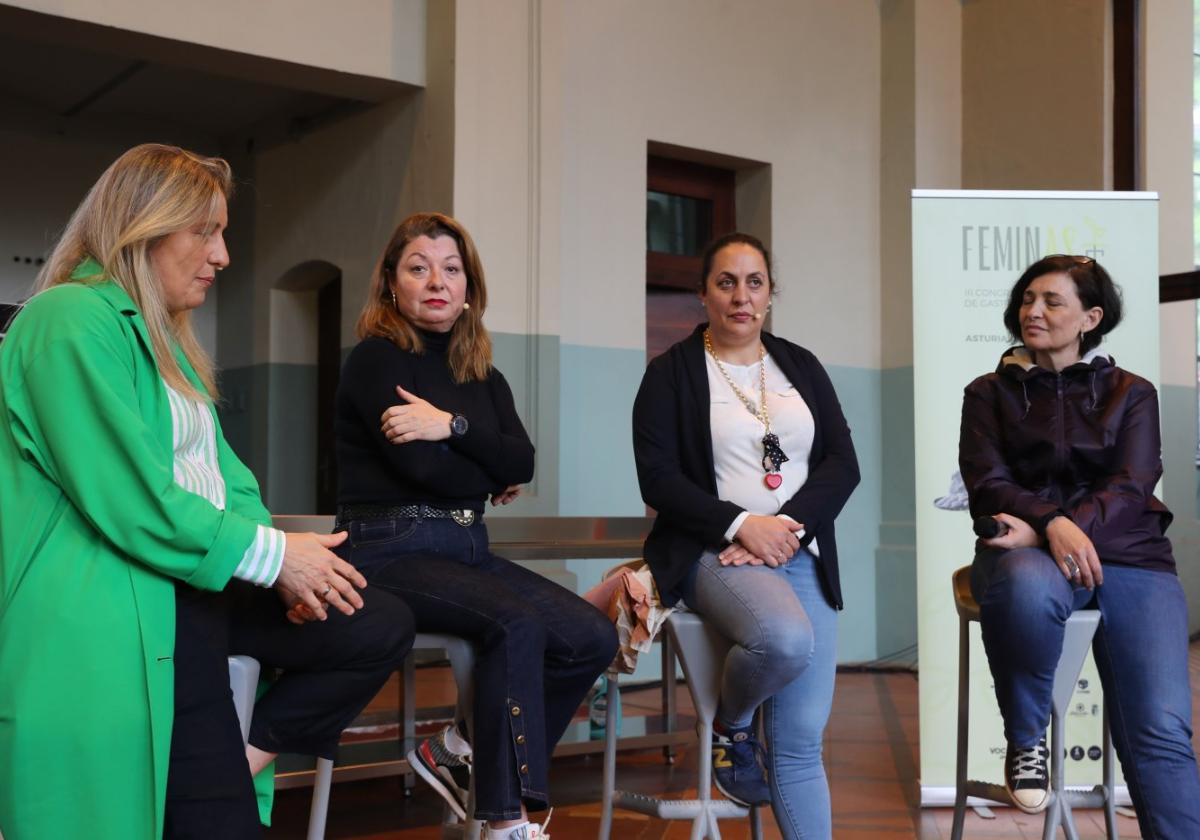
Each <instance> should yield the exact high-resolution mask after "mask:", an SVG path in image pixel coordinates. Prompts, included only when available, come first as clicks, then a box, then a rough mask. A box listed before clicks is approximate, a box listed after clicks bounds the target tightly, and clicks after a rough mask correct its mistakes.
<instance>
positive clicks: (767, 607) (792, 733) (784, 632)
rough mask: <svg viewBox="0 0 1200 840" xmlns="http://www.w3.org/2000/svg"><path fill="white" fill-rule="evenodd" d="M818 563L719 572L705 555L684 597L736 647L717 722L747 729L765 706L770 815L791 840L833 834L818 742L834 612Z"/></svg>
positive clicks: (803, 557)
mask: <svg viewBox="0 0 1200 840" xmlns="http://www.w3.org/2000/svg"><path fill="white" fill-rule="evenodd" d="M816 562H817V561H816V560H815V558H813V556H812V555H811V554H809V553H808V551H807V550H806V549H803V548H801V549H800V550H799V551H797V552H796V554H795V556H794V557H792V559H791V560H790V561H789V562H788V563H787V564H785V565H783V566H780V567H779V568H775V569H772V568H770V567H769V566H736V567H734V566H722V565H721V564H720V562H719V561H718V560H717V556H716V554H714V553H712V552H705V553H704V554H703V555H702V556H701V558H700V560H699V561H698V562H697V563H696V565H695V566H694V567H693V568H692V571H691V573H690V574H689V575H688V577H687V578H686V579H685V580H684V582H683V587H682V594H683V600H684V602H685V603H686V604H687V605H688V607H689V608H690V609H692V610H694V611H695V612H696V613H697V614H699V615H700V616H701V617H703V618H704V620H705V621H707V622H709V623H710V624H712V625H713V626H715V627H716V628H717V629H719V630H720V631H721V633H722V634H724V635H725V636H726V638H728V639H730V640H731V641H732V642H733V643H734V645H733V647H732V648H731V649H730V651H729V656H728V658H727V659H726V660H725V671H724V674H723V675H722V683H721V702H720V704H719V706H718V708H717V718H718V719H719V720H720V722H721V723H722V724H723V725H725V726H727V727H741V726H748V725H749V724H750V723H751V720H752V718H753V715H754V710H755V709H757V708H758V707H759V706H760V705H764V704H765V705H764V709H765V719H764V725H765V730H766V738H767V744H768V746H769V748H770V749H769V764H770V766H769V767H768V768H767V770H768V775H769V777H770V782H771V808H772V810H773V811H774V812H775V820H776V822H777V823H778V824H779V831H780V833H781V834H782V835H783V837H784V838H785V840H797V838H806V840H807V838H820V839H821V840H824V838H829V837H831V836H832V833H833V828H832V818H831V816H830V808H829V782H828V781H827V779H826V777H825V765H824V762H823V760H822V756H821V742H822V738H823V736H824V734H825V724H826V722H827V721H828V720H829V710H830V708H831V706H832V704H833V677H834V673H835V672H836V666H837V610H835V609H834V608H833V607H832V606H831V605H830V604H829V602H828V601H827V600H826V599H825V595H824V593H823V592H822V591H821V581H820V579H819V577H818V574H817V567H816Z"/></svg>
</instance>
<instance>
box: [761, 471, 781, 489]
mask: <svg viewBox="0 0 1200 840" xmlns="http://www.w3.org/2000/svg"><path fill="white" fill-rule="evenodd" d="M763 484H765V485H767V487H768V488H770V489H771V490H778V489H779V485H781V484H783V476H781V475H780V474H779V473H767V474H766V475H765V476H763Z"/></svg>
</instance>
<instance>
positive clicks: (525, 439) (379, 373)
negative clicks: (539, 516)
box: [334, 331, 533, 513]
mask: <svg viewBox="0 0 1200 840" xmlns="http://www.w3.org/2000/svg"><path fill="white" fill-rule="evenodd" d="M421 337H422V339H423V340H424V342H425V350H424V352H422V353H411V352H409V351H406V350H401V349H400V348H399V347H397V346H396V345H395V344H393V343H392V342H391V341H389V340H388V339H386V338H368V339H366V340H365V341H363V342H362V343H360V344H359V345H358V346H357V347H355V348H354V349H353V350H352V351H351V352H350V356H349V358H347V359H346V364H345V366H344V367H343V368H342V378H341V382H340V383H339V384H338V393H337V412H336V417H335V421H334V423H335V431H336V435H337V458H338V504H342V505H359V504H375V505H408V504H414V503H420V504H428V505H432V506H434V507H440V508H470V509H472V510H474V511H476V512H480V513H481V512H482V511H483V506H484V503H485V502H486V501H487V498H488V496H489V495H490V494H492V493H496V492H499V491H501V490H503V489H504V488H506V487H508V486H510V485H513V484H525V483H527V482H529V481H530V480H531V479H532V478H533V444H532V443H530V441H529V435H527V434H526V433H525V427H524V426H522V425H521V420H520V418H519V417H517V411H516V407H515V406H514V405H513V396H512V390H511V389H510V388H509V387H508V382H507V381H505V379H504V376H503V375H502V374H501V373H500V371H498V370H496V369H495V368H492V370H491V372H490V373H489V374H488V377H487V379H485V380H484V381H482V382H467V383H465V384H463V385H457V384H455V382H454V380H453V379H452V378H451V376H450V368H449V367H448V366H447V362H446V348H447V345H448V343H449V335H448V334H445V333H429V332H424V331H422V332H421ZM397 385H400V386H402V387H403V388H404V390H406V391H409V392H411V393H413V394H416V395H417V396H419V397H421V398H422V399H424V400H428V401H429V402H430V403H432V404H433V405H434V406H436V407H437V408H440V409H441V410H442V411H448V412H450V413H451V414H461V415H463V416H464V417H466V418H467V422H468V423H469V424H470V428H469V429H468V431H467V433H466V434H465V435H463V436H462V437H461V438H454V437H451V438H447V439H446V440H439V441H432V442H430V441H423V440H414V441H410V442H409V443H401V444H394V443H389V442H388V440H387V438H385V437H384V435H383V432H381V431H380V429H379V426H380V418H381V416H382V415H383V412H384V410H385V409H387V408H389V407H390V406H393V405H401V404H403V400H402V399H401V398H400V396H399V395H398V394H397V393H396V386H397Z"/></svg>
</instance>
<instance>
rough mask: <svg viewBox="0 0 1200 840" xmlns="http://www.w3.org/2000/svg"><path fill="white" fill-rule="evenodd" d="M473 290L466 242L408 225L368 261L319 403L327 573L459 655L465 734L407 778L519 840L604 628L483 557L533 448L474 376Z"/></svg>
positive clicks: (601, 656)
mask: <svg viewBox="0 0 1200 840" xmlns="http://www.w3.org/2000/svg"><path fill="white" fill-rule="evenodd" d="M486 305H487V290H486V288H485V286H484V280H483V266H482V264H481V263H480V260H479V255H478V253H477V252H476V251H475V245H474V243H473V242H472V241H471V237H470V235H469V234H468V233H467V232H466V230H465V229H464V228H463V227H462V225H460V224H459V223H458V222H457V221H455V220H454V219H451V218H449V217H448V216H443V215H441V214H437V213H421V214H417V215H415V216H410V217H409V218H407V219H405V220H404V221H403V222H401V223H400V226H399V227H398V228H397V229H396V232H395V233H394V234H392V238H391V241H390V242H389V243H388V246H387V248H386V249H385V250H384V252H383V257H382V259H381V260H380V263H379V266H378V267H377V268H376V270H375V275H374V278H373V280H372V283H371V291H370V294H369V296H368V299H367V303H366V306H365V307H364V308H363V312H362V315H361V316H360V317H359V321H358V334H359V337H360V338H362V342H361V343H360V344H359V345H358V346H357V347H355V348H354V350H353V352H351V354H350V357H349V358H348V359H347V360H346V365H345V368H344V369H343V371H342V379H341V384H340V385H339V387H338V397H337V417H336V428H337V453H338V485H339V486H338V517H337V518H338V523H337V528H338V529H339V530H347V531H349V532H350V537H349V539H348V540H347V541H346V542H345V543H344V544H343V546H342V549H341V554H342V556H343V557H344V558H345V559H347V560H348V561H349V562H350V563H352V564H353V565H354V566H355V568H357V569H358V570H359V571H360V572H362V574H363V575H365V576H366V578H367V580H368V582H369V583H370V585H372V586H378V587H381V588H384V589H388V590H390V591H392V592H394V593H396V594H398V595H400V596H402V597H403V598H404V600H405V601H406V602H407V603H408V605H409V607H411V609H412V611H413V614H414V616H415V617H416V626H417V631H418V632H430V633H449V634H452V635H455V636H462V637H465V638H467V639H469V640H471V641H472V642H474V643H475V647H476V662H477V664H476V670H475V697H474V707H473V718H474V720H473V731H471V732H470V733H467V732H465V731H464V728H463V726H462V725H461V723H460V724H459V725H456V726H452V727H448V728H447V729H446V730H445V731H443V732H441V733H439V734H438V735H436V736H434V737H432V738H430V739H428V740H426V741H424V742H423V743H422V744H421V745H420V746H419V747H418V748H417V749H416V750H414V751H413V752H412V753H409V756H408V758H409V762H410V763H411V764H412V767H413V769H414V770H416V772H417V773H418V774H419V775H420V776H421V777H422V778H423V779H425V780H426V781H427V782H429V783H430V784H431V785H432V786H433V787H434V788H435V789H436V790H437V791H438V793H440V794H441V795H442V796H443V797H444V798H445V799H446V800H447V802H448V803H449V804H450V805H451V807H453V808H454V809H455V811H457V812H458V814H459V815H460V816H463V812H464V809H465V803H466V795H467V782H468V780H469V774H470V772H475V773H476V774H477V777H476V780H475V796H476V804H475V814H474V816H475V818H476V819H481V820H486V821H487V822H488V827H487V834H486V838H487V840H494V838H504V840H533V838H538V837H542V836H543V833H542V829H541V827H540V826H538V825H537V824H535V823H530V822H529V821H528V814H527V812H528V811H534V810H542V809H544V808H546V807H547V805H548V796H547V777H548V768H549V760H550V755H551V753H552V751H553V749H554V745H555V743H556V742H557V741H558V739H559V738H560V737H561V736H562V734H563V732H564V731H565V730H566V727H567V724H568V723H569V722H570V720H571V717H572V716H573V715H574V713H575V710H576V708H578V706H579V703H580V702H581V701H582V699H583V697H584V695H585V694H586V693H587V690H588V688H590V687H591V685H592V683H593V682H594V681H595V679H596V677H598V676H599V675H600V673H601V672H602V671H603V670H604V668H605V667H607V666H608V664H609V663H610V662H611V661H612V659H613V657H614V656H615V654H616V646H617V641H616V634H615V632H614V630H613V627H612V624H611V623H610V622H609V621H608V619H607V617H606V616H604V615H603V614H602V613H600V612H599V611H598V610H596V609H594V608H593V607H592V606H591V605H589V604H588V603H586V602H585V601H583V600H582V599H580V598H578V597H577V596H575V595H574V594H573V593H571V592H569V591H567V590H566V589H564V588H562V587H561V586H558V585H557V584H555V583H552V582H551V581H549V580H547V579H545V578H543V577H541V576H540V575H537V574H535V573H533V572H530V571H528V570H526V569H523V568H522V567H520V566H517V565H516V564H514V563H510V562H509V561H507V560H505V559H503V558H501V557H497V556H496V555H494V554H492V553H491V552H490V551H488V537H487V529H486V528H485V527H484V524H483V511H484V503H485V502H486V501H487V500H488V499H489V497H490V498H491V501H492V504H508V503H509V502H511V501H512V500H513V499H514V498H516V496H517V494H518V493H519V492H520V485H522V484H524V483H526V482H528V481H529V480H530V479H531V478H532V477H533V444H531V443H530V441H529V436H528V435H527V434H526V433H525V429H524V427H523V426H522V425H521V421H520V418H518V417H517V413H516V409H515V407H514V405H513V397H512V391H511V390H509V387H508V382H506V381H505V379H504V377H503V375H501V373H500V371H498V370H496V369H495V368H494V367H492V348H491V339H490V338H489V337H488V334H487V330H486V329H485V328H484V326H483V311H484V308H485V307H486Z"/></svg>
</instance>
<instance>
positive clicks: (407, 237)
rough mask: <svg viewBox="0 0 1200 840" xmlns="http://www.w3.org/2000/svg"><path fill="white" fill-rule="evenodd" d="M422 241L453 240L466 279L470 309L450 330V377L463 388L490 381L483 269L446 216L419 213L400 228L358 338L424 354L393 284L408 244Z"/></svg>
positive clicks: (374, 280)
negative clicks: (398, 304) (385, 341)
mask: <svg viewBox="0 0 1200 840" xmlns="http://www.w3.org/2000/svg"><path fill="white" fill-rule="evenodd" d="M421 236H428V237H429V238H430V239H437V238H438V237H439V236H449V237H450V238H451V239H453V240H454V242H455V244H456V245H457V246H458V253H459V256H461V257H462V261H463V269H464V270H465V271H466V274H467V297H466V300H467V303H469V304H470V305H471V306H470V308H469V309H464V310H463V311H462V312H461V313H460V314H459V316H458V318H457V320H455V322H454V326H453V327H451V328H450V349H449V351H448V352H447V361H448V363H449V366H450V375H451V376H452V377H453V379H454V381H455V382H457V383H459V384H461V383H463V382H472V381H476V382H478V381H482V380H484V379H487V376H488V373H490V372H491V369H492V339H491V337H490V336H489V335H488V332H487V328H486V327H484V325H483V312H484V310H485V309H487V286H486V285H485V284H484V280H483V263H482V262H481V261H480V259H479V252H478V251H476V250H475V243H474V242H472V241H471V235H470V234H469V233H467V229H466V228H464V227H463V226H462V225H461V224H459V223H458V221H456V220H455V219H452V218H450V217H449V216H446V215H443V214H442V213H415V214H414V215H412V216H409V217H408V218H407V219H405V220H404V221H402V222H401V223H400V224H399V225H398V226H397V227H396V230H395V232H393V233H392V238H391V239H390V240H388V244H387V247H386V248H384V249H383V256H381V257H380V258H379V263H378V264H377V265H376V266H375V272H374V273H373V274H372V275H371V288H370V291H369V292H368V293H367V302H366V305H364V306H363V310H362V313H361V314H360V315H359V316H358V327H357V332H358V337H359V338H369V337H371V336H379V337H381V338H386V339H388V340H390V341H392V342H393V343H395V345H396V346H397V347H399V348H400V349H401V350H409V351H411V352H413V353H420V352H422V350H423V349H424V344H423V342H422V341H421V334H420V332H418V331H417V328H416V325H414V324H413V323H412V322H411V321H409V320H408V318H406V317H405V316H404V314H403V313H402V312H400V310H399V309H397V308H396V305H395V303H394V302H393V298H392V281H393V280H394V279H395V277H396V267H397V266H398V265H399V264H400V255H401V254H403V253H404V249H405V248H406V247H407V246H408V244H409V243H410V242H412V241H413V240H414V239H417V238H418V237H421Z"/></svg>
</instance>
